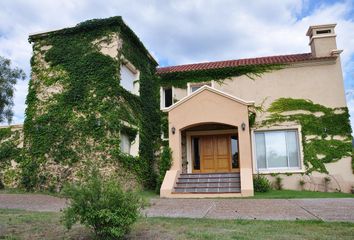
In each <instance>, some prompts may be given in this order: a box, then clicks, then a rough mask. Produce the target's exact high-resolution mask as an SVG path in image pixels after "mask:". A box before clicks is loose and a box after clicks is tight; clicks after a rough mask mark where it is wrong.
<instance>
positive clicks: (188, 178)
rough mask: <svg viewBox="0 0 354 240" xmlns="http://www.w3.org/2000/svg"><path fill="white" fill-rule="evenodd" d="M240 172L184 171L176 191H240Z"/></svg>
mask: <svg viewBox="0 0 354 240" xmlns="http://www.w3.org/2000/svg"><path fill="white" fill-rule="evenodd" d="M239 192H241V184H240V174H239V173H189V174H187V173H183V174H181V175H180V176H179V178H178V180H177V182H176V186H175V189H174V193H175V194H178V193H239Z"/></svg>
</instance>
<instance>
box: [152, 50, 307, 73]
mask: <svg viewBox="0 0 354 240" xmlns="http://www.w3.org/2000/svg"><path fill="white" fill-rule="evenodd" d="M300 55H312V54H311V53H294V54H282V55H272V56H263V57H248V58H238V59H229V60H217V61H207V62H197V63H186V64H179V65H172V66H164V67H158V69H163V68H171V67H182V66H192V65H200V64H209V63H222V62H230V61H243V60H253V59H264V58H272V57H288V56H300Z"/></svg>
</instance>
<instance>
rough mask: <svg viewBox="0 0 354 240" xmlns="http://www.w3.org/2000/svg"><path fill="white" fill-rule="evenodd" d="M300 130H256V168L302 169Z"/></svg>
mask: <svg viewBox="0 0 354 240" xmlns="http://www.w3.org/2000/svg"><path fill="white" fill-rule="evenodd" d="M298 139H299V138H298V132H297V131H296V130H285V131H257V132H255V145H256V146H255V150H256V169H257V170H261V171H262V170H271V169H300V151H299V141H298Z"/></svg>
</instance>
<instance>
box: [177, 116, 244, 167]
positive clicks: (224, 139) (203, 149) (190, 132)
mask: <svg viewBox="0 0 354 240" xmlns="http://www.w3.org/2000/svg"><path fill="white" fill-rule="evenodd" d="M181 138H182V139H181V140H182V141H181V144H182V146H181V148H182V172H184V173H225V172H239V169H240V159H239V155H240V154H239V137H238V128H237V127H236V126H232V125H228V124H222V123H200V124H195V125H191V126H188V127H185V128H183V129H182V130H181Z"/></svg>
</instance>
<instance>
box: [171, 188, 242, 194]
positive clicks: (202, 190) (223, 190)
mask: <svg viewBox="0 0 354 240" xmlns="http://www.w3.org/2000/svg"><path fill="white" fill-rule="evenodd" d="M239 192H241V189H240V188H239V187H238V188H237V187H230V188H229V187H220V188H175V193H239Z"/></svg>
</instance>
